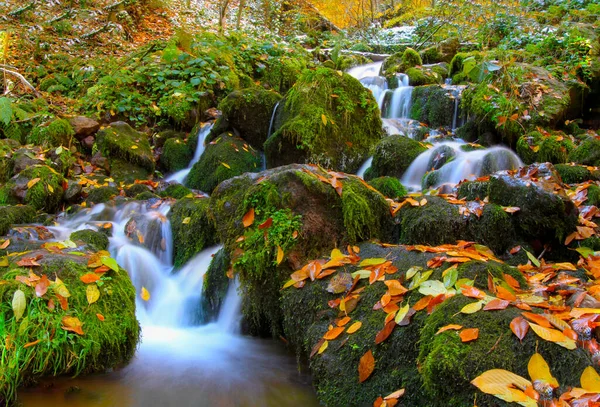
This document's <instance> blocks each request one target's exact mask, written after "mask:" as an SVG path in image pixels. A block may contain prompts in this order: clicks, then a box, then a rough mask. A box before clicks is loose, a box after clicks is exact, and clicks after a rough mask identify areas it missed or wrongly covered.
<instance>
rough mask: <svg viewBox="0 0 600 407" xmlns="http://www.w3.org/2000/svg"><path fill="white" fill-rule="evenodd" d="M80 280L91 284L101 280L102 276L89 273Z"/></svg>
mask: <svg viewBox="0 0 600 407" xmlns="http://www.w3.org/2000/svg"><path fill="white" fill-rule="evenodd" d="M79 279H80V280H81V281H82V282H83V283H85V284H90V283H95V282H96V281H98V280H100V276H99V275H98V274H96V273H87V274H84V275H83V276H81V277H79Z"/></svg>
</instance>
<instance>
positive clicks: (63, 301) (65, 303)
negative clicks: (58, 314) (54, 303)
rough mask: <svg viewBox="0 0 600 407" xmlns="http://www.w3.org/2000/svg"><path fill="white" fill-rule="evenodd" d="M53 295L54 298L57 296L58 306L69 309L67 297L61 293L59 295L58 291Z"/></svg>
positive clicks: (64, 309) (65, 309)
mask: <svg viewBox="0 0 600 407" xmlns="http://www.w3.org/2000/svg"><path fill="white" fill-rule="evenodd" d="M54 295H56V298H58V302H60V308H61V309H62V310H63V311H67V310H68V309H69V302H68V300H67V298H66V297H63V296H62V295H60V294H58V293H54ZM48 307H50V304H49V302H48Z"/></svg>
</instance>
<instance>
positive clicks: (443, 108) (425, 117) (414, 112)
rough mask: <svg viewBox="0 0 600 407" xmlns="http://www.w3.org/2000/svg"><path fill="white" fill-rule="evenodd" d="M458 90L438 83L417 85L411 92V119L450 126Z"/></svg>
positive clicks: (438, 125) (430, 124)
mask: <svg viewBox="0 0 600 407" xmlns="http://www.w3.org/2000/svg"><path fill="white" fill-rule="evenodd" d="M456 92H458V90H456V91H455V89H448V88H445V87H443V86H439V85H431V86H417V87H416V88H414V89H413V93H412V106H411V110H410V117H411V119H414V120H418V121H419V122H422V123H427V124H428V125H429V126H430V127H432V128H436V127H441V126H446V127H451V126H452V124H453V123H452V121H453V117H454V112H455V103H456V98H457V95H456V94H455V93H456Z"/></svg>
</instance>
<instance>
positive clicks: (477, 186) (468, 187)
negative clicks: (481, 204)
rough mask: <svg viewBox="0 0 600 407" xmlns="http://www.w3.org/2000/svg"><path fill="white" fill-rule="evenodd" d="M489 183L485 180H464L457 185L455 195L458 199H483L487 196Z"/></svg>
mask: <svg viewBox="0 0 600 407" xmlns="http://www.w3.org/2000/svg"><path fill="white" fill-rule="evenodd" d="M488 189H489V183H488V182H487V181H464V182H461V183H460V184H459V185H458V189H457V191H456V195H457V197H458V199H466V200H467V201H474V200H476V199H479V200H480V201H483V200H484V199H485V197H486V196H488Z"/></svg>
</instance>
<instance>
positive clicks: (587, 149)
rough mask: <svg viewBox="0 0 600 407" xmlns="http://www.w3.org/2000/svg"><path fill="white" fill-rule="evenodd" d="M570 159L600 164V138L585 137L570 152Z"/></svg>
mask: <svg viewBox="0 0 600 407" xmlns="http://www.w3.org/2000/svg"><path fill="white" fill-rule="evenodd" d="M569 161H571V162H574V163H577V164H582V165H593V166H595V167H598V166H600V138H596V137H589V138H587V139H585V140H584V141H583V142H582V143H581V144H580V145H579V146H578V147H577V148H575V149H574V150H573V152H571V154H569Z"/></svg>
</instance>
